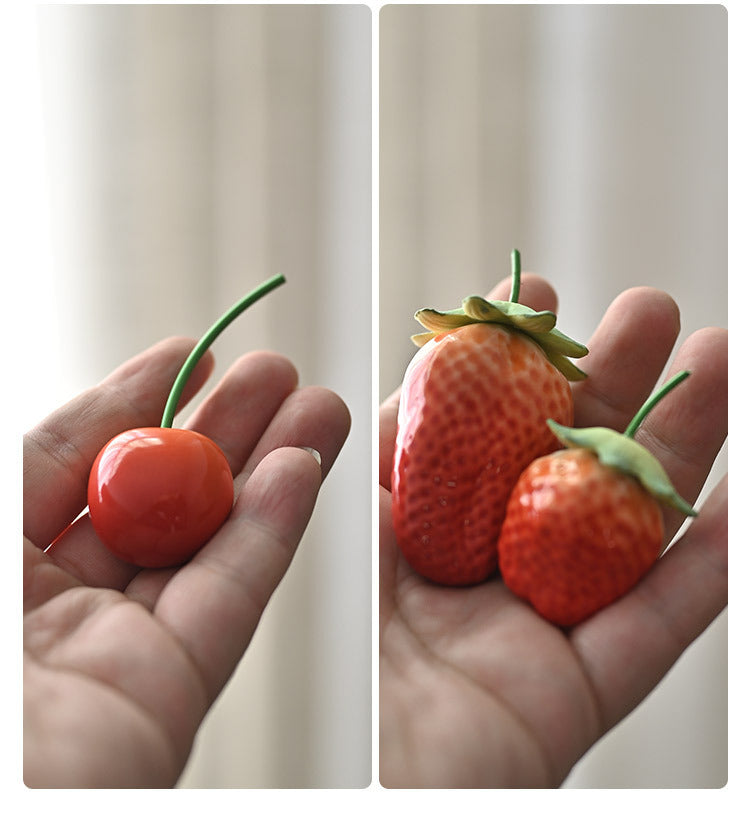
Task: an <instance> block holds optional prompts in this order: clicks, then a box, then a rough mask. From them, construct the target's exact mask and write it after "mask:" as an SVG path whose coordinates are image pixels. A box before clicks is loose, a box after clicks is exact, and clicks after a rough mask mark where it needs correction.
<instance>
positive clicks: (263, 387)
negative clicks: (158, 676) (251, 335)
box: [48, 352, 297, 590]
mask: <svg viewBox="0 0 750 832" xmlns="http://www.w3.org/2000/svg"><path fill="white" fill-rule="evenodd" d="M296 383H297V372H296V370H295V369H294V367H293V365H292V364H291V363H290V362H289V361H288V360H287V359H286V358H284V357H283V356H281V355H276V354H274V353H266V352H255V353H249V354H248V355H245V356H243V357H242V358H240V359H238V361H236V362H235V364H234V365H233V366H232V367H231V368H230V369H229V371H228V372H227V373H226V374H225V375H224V377H223V378H222V380H221V381H220V382H219V384H218V385H217V387H216V389H215V390H213V391H212V393H211V394H210V395H209V397H208V398H207V399H206V400H205V402H203V403H201V405H200V406H199V408H198V409H197V410H196V412H195V414H193V416H192V418H191V419H190V420H189V422H188V423H187V425H186V427H189V428H191V429H193V430H197V431H199V432H200V433H204V434H205V435H207V436H210V437H211V438H212V439H213V440H214V441H216V442H217V443H218V444H219V446H220V447H221V448H222V450H223V451H224V452H225V453H226V454H227V458H228V460H229V462H230V467H231V468H232V472H233V473H234V474H236V473H237V472H238V471H239V470H241V468H242V465H243V464H244V463H245V462H246V461H247V456H248V454H249V452H250V449H251V448H252V447H253V446H254V445H255V443H256V442H257V441H258V438H259V437H260V435H261V434H262V433H263V431H264V429H265V428H266V426H267V424H268V423H269V422H270V420H271V417H272V415H273V413H274V412H275V411H276V410H277V409H278V407H279V405H280V404H281V402H282V401H283V400H284V398H285V397H286V396H287V395H288V394H289V392H291V390H293V389H294V387H295V385H296ZM48 554H49V555H50V557H51V558H52V559H53V560H54V562H55V563H57V564H58V565H59V566H60V567H61V568H63V569H65V570H66V571H68V572H69V573H70V574H71V575H74V576H75V577H76V578H78V580H80V581H81V582H82V583H84V584H86V585H87V586H92V587H108V588H109V589H117V590H124V589H125V587H127V586H128V585H129V584H130V583H131V581H132V580H133V578H134V577H135V576H136V575H137V574H138V573H139V572H140V569H139V568H138V567H136V566H133V565H132V564H129V563H125V562H124V561H122V560H120V559H119V558H118V557H116V556H115V555H113V554H112V553H111V552H109V551H108V550H107V549H106V548H105V547H104V546H103V545H102V543H101V542H100V540H99V538H98V537H97V535H96V532H95V531H94V529H93V526H92V525H91V520H90V518H89V516H88V515H84V516H82V517H80V518H78V519H77V520H76V521H75V522H74V523H73V524H72V525H71V526H70V527H69V528H68V529H66V530H65V533H64V534H63V535H62V536H61V537H60V538H58V539H57V540H55V542H54V543H53V544H52V546H51V547H50V549H49V552H48ZM147 580H148V581H149V582H153V579H151V578H149V579H147Z"/></svg>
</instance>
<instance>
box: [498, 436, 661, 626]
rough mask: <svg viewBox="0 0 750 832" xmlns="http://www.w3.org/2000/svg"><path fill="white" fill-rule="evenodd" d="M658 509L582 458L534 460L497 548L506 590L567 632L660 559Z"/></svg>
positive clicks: (619, 477) (576, 454)
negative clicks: (527, 602) (568, 627)
mask: <svg viewBox="0 0 750 832" xmlns="http://www.w3.org/2000/svg"><path fill="white" fill-rule="evenodd" d="M663 533H664V530H663V522H662V514H661V509H660V508H659V505H658V503H657V502H656V500H655V499H654V498H653V497H652V496H650V495H649V494H648V493H647V492H646V491H645V490H644V489H643V488H642V487H641V486H640V484H639V483H638V482H636V480H635V479H633V478H632V477H630V476H628V475H627V474H623V473H621V472H619V471H616V470H615V469H613V468H609V467H606V466H604V465H602V464H601V463H600V462H599V461H598V459H597V458H596V456H595V455H594V454H593V453H591V452H590V451H587V450H582V449H575V450H572V449H571V450H564V451H558V452H557V453H553V454H550V455H548V456H546V457H543V458H541V459H537V460H535V461H534V462H533V463H532V464H531V465H530V466H529V467H528V468H527V469H526V470H525V471H524V473H523V474H522V475H521V477H520V479H519V480H518V482H517V483H516V486H515V488H514V489H513V493H512V495H511V497H510V500H509V501H508V509H507V513H506V516H505V522H504V523H503V527H502V531H501V534H500V540H499V544H498V553H499V564H500V570H501V572H502V576H503V580H504V581H505V584H506V585H507V586H508V588H509V589H511V590H512V591H513V592H514V593H515V594H516V595H518V596H520V597H521V598H525V599H527V600H528V601H530V602H531V604H532V605H533V606H534V608H535V609H536V610H537V611H538V612H539V613H540V614H541V615H543V616H544V617H545V618H546V619H548V620H549V621H551V622H553V623H555V624H559V625H560V626H564V627H567V626H572V625H574V624H578V623H579V622H580V621H583V620H584V619H585V618H588V616H590V615H591V614H593V613H594V612H596V611H597V610H599V609H601V608H602V607H604V606H606V605H607V604H609V603H611V602H612V601H614V600H616V599H617V598H619V597H620V596H622V595H624V594H625V593H626V592H627V591H628V590H629V589H631V587H633V586H634V585H635V584H636V583H637V582H638V581H639V580H640V578H641V577H642V576H643V575H644V574H645V573H646V572H647V571H648V569H649V568H650V567H651V566H652V565H653V563H654V562H655V561H656V559H657V558H658V556H659V551H660V549H661V545H662V537H663Z"/></svg>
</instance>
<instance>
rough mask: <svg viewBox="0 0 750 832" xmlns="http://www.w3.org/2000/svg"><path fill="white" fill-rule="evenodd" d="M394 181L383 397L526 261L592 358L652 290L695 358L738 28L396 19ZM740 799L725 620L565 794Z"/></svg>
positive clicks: (674, 19)
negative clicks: (612, 310) (708, 794)
mask: <svg viewBox="0 0 750 832" xmlns="http://www.w3.org/2000/svg"><path fill="white" fill-rule="evenodd" d="M379 174H380V207H379V210H380V226H379V228H380V249H379V261H380V298H379V300H380V373H379V385H380V397H381V398H383V397H385V396H386V395H387V394H388V393H390V392H391V390H393V389H394V388H395V387H396V386H397V385H398V384H399V382H400V380H401V377H402V375H403V371H404V369H405V367H406V364H407V363H408V361H409V359H410V357H411V356H412V355H413V353H414V351H415V347H414V346H413V345H412V344H411V342H410V341H409V335H410V334H411V333H412V332H415V331H418V330H419V329H420V327H419V326H418V325H417V324H415V322H414V320H413V317H412V316H413V313H414V311H415V310H416V309H418V308H420V307H422V306H432V307H436V308H439V309H452V308H454V307H456V306H458V305H459V304H460V301H461V299H462V298H463V297H465V296H466V295H468V294H472V293H478V294H482V293H484V292H486V291H488V290H489V289H490V288H491V287H492V286H493V285H494V284H495V283H496V282H497V281H498V280H499V279H501V278H503V277H504V276H506V275H507V274H509V272H510V259H509V258H510V251H511V249H512V248H514V247H516V248H518V249H519V250H520V252H521V255H522V266H523V268H524V269H525V270H528V271H535V272H537V273H539V274H542V275H544V276H545V277H546V278H547V279H548V280H550V282H551V283H552V284H553V285H554V286H555V288H556V290H557V292H558V296H559V299H560V306H559V313H560V318H559V320H560V325H561V328H562V329H563V331H564V332H566V333H567V334H568V335H570V336H571V337H572V338H575V339H576V340H579V341H583V342H586V341H588V339H589V337H590V335H591V333H592V332H593V330H594V328H595V327H596V325H597V323H598V321H599V320H600V318H601V316H602V313H603V312H604V310H605V309H606V307H607V306H608V305H609V303H610V302H611V300H613V299H614V297H615V296H616V295H617V294H619V293H620V292H621V291H623V290H624V289H626V288H628V287H630V286H636V285H651V286H656V287H659V288H661V289H664V290H665V291H667V292H669V293H670V294H671V295H672V296H673V297H674V298H675V299H676V301H677V302H678V304H679V306H680V308H681V312H682V327H683V330H682V335H681V337H680V341H679V343H681V342H682V340H684V337H685V335H687V334H688V333H690V332H692V331H693V330H695V329H698V328H700V327H704V326H726V325H727V12H726V9H725V8H724V7H723V6H720V5H536V4H535V5H524V4H520V5H501V6H493V5H481V6H479V5H460V6H435V5H433V6H429V5H425V6H423V5H418V6H399V5H389V6H386V7H384V9H383V10H382V13H381V15H380V172H379ZM679 343H678V346H679ZM726 453H727V452H726V448H725V449H724V450H723V451H722V454H721V456H720V457H719V459H718V461H717V464H716V466H715V469H714V471H713V472H712V475H711V478H710V480H709V483H708V484H707V488H711V487H712V486H713V484H715V483H716V481H717V480H718V479H719V478H720V476H721V475H722V474H723V473H724V472H725V471H726V468H727V456H726ZM704 493H705V492H704ZM702 499H703V497H701V500H702ZM699 505H700V503H699ZM726 781H727V619H726V613H724V614H723V615H721V616H720V617H719V618H718V619H717V620H716V621H715V622H714V624H713V625H712V626H711V627H710V628H709V630H707V631H706V633H705V634H704V635H703V636H702V637H701V638H700V639H699V640H698V641H697V642H696V643H694V644H693V645H692V647H691V648H690V649H689V650H688V651H687V652H686V653H685V654H684V655H683V657H682V658H681V659H680V661H679V662H678V663H677V664H676V665H675V667H674V668H673V669H672V671H671V672H670V673H669V675H668V676H667V677H666V678H665V679H664V681H663V682H662V684H661V685H660V686H659V687H658V688H657V689H656V691H655V692H654V693H653V694H652V695H651V696H650V697H649V698H648V699H647V700H646V701H645V702H644V703H643V704H642V705H641V706H640V707H639V708H638V709H637V710H636V711H635V712H634V713H633V714H632V715H631V716H630V717H629V718H628V719H626V720H625V721H624V722H623V723H621V724H620V725H619V726H618V727H617V728H616V729H615V730H613V731H612V732H610V734H609V735H608V736H606V737H605V738H604V739H603V740H602V741H601V742H600V743H599V744H598V745H597V746H595V747H594V748H593V749H592V750H591V752H590V753H589V754H588V755H587V756H586V757H585V758H584V759H583V760H582V761H581V762H580V763H579V765H578V766H577V767H576V768H575V769H574V771H573V772H572V774H571V775H570V777H569V778H568V780H567V782H566V783H565V786H566V787H569V788H577V787H578V788H585V787H593V788H597V787H603V788H604V787H610V788H648V787H654V788H672V787H674V788H701V787H707V788H710V787H719V786H722V785H724V784H725V783H726Z"/></svg>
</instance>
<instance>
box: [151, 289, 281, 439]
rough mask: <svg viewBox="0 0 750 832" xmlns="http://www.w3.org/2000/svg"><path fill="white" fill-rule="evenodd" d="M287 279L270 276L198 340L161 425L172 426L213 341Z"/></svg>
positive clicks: (182, 370) (184, 365) (175, 385)
mask: <svg viewBox="0 0 750 832" xmlns="http://www.w3.org/2000/svg"><path fill="white" fill-rule="evenodd" d="M285 280H286V278H285V277H284V275H283V274H277V275H274V276H273V277H270V278H269V279H268V280H266V281H265V282H264V283H261V284H260V285H259V286H256V287H255V289H253V290H252V292H250V293H249V294H247V295H245V297H243V298H241V299H240V300H238V301H237V303H235V304H234V306H232V307H230V308H229V309H227V311H226V312H225V313H224V314H223V315H222V316H221V317H220V318H219V320H218V321H216V323H215V324H214V325H213V326H212V327H211V328H210V329H209V330H208V331H207V332H206V334H205V335H204V336H203V337H202V338H201V339H200V341H198V343H197V344H196V345H195V347H193V351H192V352H191V353H190V355H189V356H188V357H187V358H186V359H185V363H184V364H183V365H182V368H181V369H180V372H179V373H178V374H177V378H176V379H175V380H174V384H173V385H172V389H171V390H170V392H169V397H168V398H167V404H166V406H165V407H164V414H163V415H162V418H161V427H163V428H171V427H172V423H173V422H174V416H175V412H176V411H177V402H178V401H179V399H180V396H181V395H182V391H183V389H184V388H185V384H187V380H188V378H189V377H190V374H191V373H192V372H193V370H194V369H195V365H196V364H197V363H198V362H199V361H200V360H201V358H202V357H203V355H204V353H205V352H206V350H208V348H209V347H210V346H211V344H213V342H214V341H215V340H216V339H217V338H218V337H219V335H220V334H221V333H222V332H223V331H224V330H225V329H226V328H227V327H228V326H229V324H231V323H232V321H233V320H234V319H235V318H236V317H238V316H239V315H241V314H242V313H243V312H244V311H245V310H246V309H247V308H248V306H252V305H253V304H254V303H255V301H256V300H260V299H261V298H262V297H263V295H267V294H268V293H269V292H270V291H271V290H272V289H275V288H276V287H277V286H280V285H281V284H282V283H284V282H285Z"/></svg>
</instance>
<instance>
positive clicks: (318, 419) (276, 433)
mask: <svg viewBox="0 0 750 832" xmlns="http://www.w3.org/2000/svg"><path fill="white" fill-rule="evenodd" d="M350 425H351V416H350V415H349V410H348V408H347V406H346V405H345V404H344V402H343V401H342V400H341V398H340V397H339V396H337V395H336V394H335V393H333V392H332V391H331V390H327V389H326V388H324V387H301V388H299V389H298V390H295V391H294V392H293V393H291V394H290V395H289V396H287V398H286V399H285V400H284V402H283V403H282V405H281V407H280V408H279V409H278V411H277V412H276V414H275V415H274V417H273V419H272V420H271V423H270V424H269V425H268V428H267V429H266V431H265V432H264V434H263V436H262V437H261V438H260V439H259V440H258V442H257V444H256V445H255V447H254V448H253V450H252V453H251V454H250V456H249V458H248V460H247V462H246V464H245V467H244V468H243V470H242V471H241V472H240V474H239V475H238V476H237V477H236V479H235V484H236V488H237V489H239V488H242V486H243V485H244V484H245V482H246V481H247V479H248V477H249V476H250V475H251V474H252V472H253V471H254V470H255V468H256V467H257V466H258V465H259V464H260V462H261V460H262V459H263V458H264V457H266V456H267V455H268V454H269V453H271V451H273V450H275V449H276V448H285V447H294V448H313V449H314V450H316V451H317V452H318V453H319V454H320V458H321V468H322V472H323V477H324V478H325V477H326V476H327V474H328V472H329V471H330V469H331V466H332V465H333V463H334V461H335V459H336V457H337V456H338V453H339V451H340V450H341V447H342V445H343V444H344V441H345V439H346V437H347V435H348V433H349V428H350Z"/></svg>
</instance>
